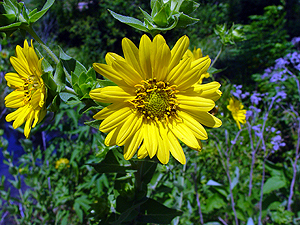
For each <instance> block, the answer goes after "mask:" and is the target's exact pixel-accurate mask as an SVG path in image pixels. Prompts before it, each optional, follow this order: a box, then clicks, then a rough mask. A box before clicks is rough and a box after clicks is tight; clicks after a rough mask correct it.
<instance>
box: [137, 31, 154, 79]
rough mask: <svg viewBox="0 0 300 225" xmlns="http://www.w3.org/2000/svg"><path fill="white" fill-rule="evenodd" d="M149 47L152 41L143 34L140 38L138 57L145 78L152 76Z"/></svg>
mask: <svg viewBox="0 0 300 225" xmlns="http://www.w3.org/2000/svg"><path fill="white" fill-rule="evenodd" d="M151 47H152V42H151V40H150V38H149V37H148V36H147V35H146V34H144V35H143V36H142V38H141V40H140V45H139V59H140V65H141V68H142V71H143V73H144V75H145V79H150V78H152V65H151Z"/></svg>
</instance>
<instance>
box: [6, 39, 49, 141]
mask: <svg viewBox="0 0 300 225" xmlns="http://www.w3.org/2000/svg"><path fill="white" fill-rule="evenodd" d="M10 62H11V64H12V65H13V67H14V68H15V70H16V72H17V73H7V74H5V76H4V77H5V79H6V81H7V85H8V86H9V87H11V88H13V89H15V90H14V91H13V92H12V93H10V94H8V95H7V96H6V97H5V99H4V100H5V105H6V107H8V108H16V109H17V110H16V111H14V112H12V113H10V114H8V115H7V116H6V121H7V122H10V121H13V120H14V122H13V128H14V129H16V128H18V127H19V126H21V125H22V124H23V123H25V121H26V123H25V127H24V135H25V136H26V138H28V137H29V134H30V131H31V128H33V127H35V126H36V124H37V123H38V122H40V121H41V120H42V119H43V118H44V117H45V115H46V107H45V101H46V88H45V84H44V81H43V79H42V78H41V75H42V74H43V71H42V67H41V63H42V59H39V58H38V57H37V55H36V53H35V51H34V47H33V45H32V40H31V46H30V47H29V45H28V43H27V40H25V41H24V47H23V48H22V47H21V46H19V45H17V47H16V57H14V56H12V57H10Z"/></svg>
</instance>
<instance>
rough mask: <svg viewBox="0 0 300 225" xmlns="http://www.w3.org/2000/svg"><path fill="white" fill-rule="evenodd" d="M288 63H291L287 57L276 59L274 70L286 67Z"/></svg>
mask: <svg viewBox="0 0 300 225" xmlns="http://www.w3.org/2000/svg"><path fill="white" fill-rule="evenodd" d="M286 64H289V62H288V61H287V60H286V59H284V58H279V59H276V60H275V66H274V70H278V69H284V68H285V65H286Z"/></svg>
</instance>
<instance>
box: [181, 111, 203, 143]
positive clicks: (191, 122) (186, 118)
mask: <svg viewBox="0 0 300 225" xmlns="http://www.w3.org/2000/svg"><path fill="white" fill-rule="evenodd" d="M177 113H178V116H179V117H180V118H181V119H182V121H183V122H184V124H185V125H186V126H187V127H188V128H189V129H190V130H191V131H192V132H193V134H194V135H195V137H196V138H198V139H201V140H206V139H207V138H208V136H207V133H206V131H205V129H204V127H203V126H202V125H201V124H200V123H199V122H198V121H197V120H195V119H194V118H193V117H191V116H190V115H189V114H187V113H185V112H182V111H179V110H178V111H177Z"/></svg>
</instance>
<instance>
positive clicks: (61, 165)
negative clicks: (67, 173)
mask: <svg viewBox="0 0 300 225" xmlns="http://www.w3.org/2000/svg"><path fill="white" fill-rule="evenodd" d="M69 167H70V165H69V160H68V159H67V158H60V159H59V160H57V161H56V163H55V169H65V168H69Z"/></svg>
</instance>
